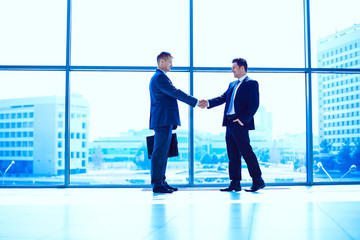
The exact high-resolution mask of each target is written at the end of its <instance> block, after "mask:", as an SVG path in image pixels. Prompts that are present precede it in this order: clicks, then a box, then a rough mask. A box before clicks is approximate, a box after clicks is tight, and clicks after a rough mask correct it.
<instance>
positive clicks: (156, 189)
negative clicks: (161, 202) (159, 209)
mask: <svg viewBox="0 0 360 240" xmlns="http://www.w3.org/2000/svg"><path fill="white" fill-rule="evenodd" d="M153 192H154V193H173V192H174V191H173V190H171V189H168V188H166V187H165V186H163V185H161V186H157V187H154V188H153Z"/></svg>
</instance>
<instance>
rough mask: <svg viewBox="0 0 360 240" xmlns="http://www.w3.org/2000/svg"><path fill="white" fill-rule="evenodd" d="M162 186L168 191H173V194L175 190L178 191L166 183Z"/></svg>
mask: <svg viewBox="0 0 360 240" xmlns="http://www.w3.org/2000/svg"><path fill="white" fill-rule="evenodd" d="M164 186H165V187H166V188H168V189H170V190H173V191H174V192H176V191H177V190H179V189H178V188H176V187H172V186H170V185H169V184H168V183H167V182H164Z"/></svg>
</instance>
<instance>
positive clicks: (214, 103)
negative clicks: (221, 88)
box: [208, 89, 229, 109]
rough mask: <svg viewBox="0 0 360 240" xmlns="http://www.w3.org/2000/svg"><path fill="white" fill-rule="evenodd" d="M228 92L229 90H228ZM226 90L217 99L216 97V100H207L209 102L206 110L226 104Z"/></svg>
mask: <svg viewBox="0 0 360 240" xmlns="http://www.w3.org/2000/svg"><path fill="white" fill-rule="evenodd" d="M228 90H229V89H228ZM228 90H226V91H225V92H224V93H223V94H222V95H221V96H219V97H216V98H213V99H209V100H208V102H209V106H208V108H209V109H210V108H213V107H217V106H219V105H221V104H224V103H225V102H226V95H227V92H228Z"/></svg>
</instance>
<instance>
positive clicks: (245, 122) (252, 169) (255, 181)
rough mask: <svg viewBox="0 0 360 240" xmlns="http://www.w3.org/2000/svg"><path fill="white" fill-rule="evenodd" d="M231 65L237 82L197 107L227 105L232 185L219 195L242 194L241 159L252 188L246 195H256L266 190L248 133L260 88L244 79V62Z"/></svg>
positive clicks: (225, 124) (228, 148)
mask: <svg viewBox="0 0 360 240" xmlns="http://www.w3.org/2000/svg"><path fill="white" fill-rule="evenodd" d="M232 63H233V66H232V72H233V73H234V77H235V78H237V79H238V80H236V81H234V82H231V83H230V85H229V88H228V89H227V90H226V91H225V93H224V94H223V95H221V96H220V97H217V98H213V99H210V100H208V101H207V102H205V106H202V105H200V107H208V108H213V107H217V106H219V105H221V104H223V103H226V104H225V111H224V119H223V126H226V137H225V139H226V148H227V153H228V157H229V177H230V180H231V182H230V186H229V187H227V188H224V189H221V191H226V192H228V191H240V190H241V185H240V181H241V179H242V178H241V157H243V158H244V160H245V162H246V164H247V166H248V170H249V173H250V176H251V178H252V186H251V188H250V189H248V190H245V191H251V192H255V191H257V190H259V189H261V188H264V187H265V182H264V180H263V179H262V177H261V170H260V166H259V163H258V160H257V158H256V155H255V153H254V151H253V150H252V147H251V145H250V138H249V130H254V129H255V124H254V115H255V113H256V111H257V109H258V107H259V84H258V82H257V81H255V80H252V79H250V78H249V77H248V76H247V62H246V60H245V59H243V58H236V59H234V60H233V61H232ZM201 104H202V102H201Z"/></svg>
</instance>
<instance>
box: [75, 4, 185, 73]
mask: <svg viewBox="0 0 360 240" xmlns="http://www.w3.org/2000/svg"><path fill="white" fill-rule="evenodd" d="M99 3H101V4H99ZM72 30H73V34H72V36H73V41H72V51H73V52H72V64H75V65H124V66H139V65H140V66H154V65H155V64H156V61H155V58H156V56H157V54H159V53H160V52H161V51H168V52H170V53H172V55H173V56H174V57H175V59H176V62H177V65H180V66H184V65H187V64H188V58H189V57H188V56H189V55H188V52H189V50H188V48H189V47H188V42H189V4H188V1H168V0H157V1H156V3H154V2H153V1H148V0H137V1H116V0H104V1H101V2H99V1H95V0H90V1H89V0H74V1H73V28H72Z"/></svg>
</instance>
